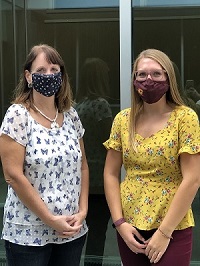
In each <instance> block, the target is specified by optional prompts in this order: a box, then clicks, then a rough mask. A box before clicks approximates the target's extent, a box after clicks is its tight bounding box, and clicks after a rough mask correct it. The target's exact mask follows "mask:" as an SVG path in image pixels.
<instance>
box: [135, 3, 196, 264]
mask: <svg viewBox="0 0 200 266" xmlns="http://www.w3.org/2000/svg"><path fill="white" fill-rule="evenodd" d="M156 2H157V3H156ZM178 2H179V4H178ZM186 2H187V3H186ZM133 3H134V8H133V10H132V12H133V13H132V14H133V25H132V26H133V34H132V37H133V51H134V52H133V53H134V58H135V57H136V56H137V55H138V54H139V53H140V52H141V51H142V50H144V49H147V48H156V49H159V50H162V51H163V52H165V53H166V54H167V55H168V56H169V57H170V58H171V60H172V61H173V62H174V63H175V65H176V66H177V68H178V70H179V72H180V83H181V86H182V88H183V91H184V93H185V94H186V97H187V99H188V105H189V106H190V107H191V108H193V109H194V110H195V111H196V113H197V115H198V116H199V117H200V105H197V104H196V102H197V101H198V100H200V78H199V71H198V66H197V65H198V62H199V56H200V54H199V48H200V47H199V38H198V36H199V23H200V17H199V14H200V8H199V6H200V1H190V7H188V6H187V4H188V1H173V3H174V4H173V3H172V2H170V1H167V2H166V1H162V4H161V2H159V5H158V1H133ZM161 5H163V7H161ZM173 5H182V7H177V8H176V7H173ZM164 6H167V8H166V7H164ZM186 6H187V7H186ZM194 6H195V7H194ZM192 207H193V212H194V216H195V221H196V226H195V228H194V240H193V254H192V261H191V265H199V262H200V255H199V252H198V247H199V245H200V242H199V239H200V238H199V227H200V216H199V192H198V193H197V195H196V197H195V199H194V202H193V204H192Z"/></svg>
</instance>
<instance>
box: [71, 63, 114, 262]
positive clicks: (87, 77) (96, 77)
mask: <svg viewBox="0 0 200 266" xmlns="http://www.w3.org/2000/svg"><path fill="white" fill-rule="evenodd" d="M108 72H109V68H108V66H107V64H106V63H105V62H104V61H103V60H102V59H100V58H87V59H86V60H85V62H84V64H83V66H82V69H81V75H80V83H79V89H78V91H77V95H76V106H75V108H76V110H77V112H78V114H79V117H80V119H81V122H82V124H83V127H84V128H85V135H84V137H83V138H84V144H85V152H86V157H87V161H88V166H89V173H90V186H89V188H90V189H89V192H90V193H89V207H88V215H87V224H88V226H89V232H88V238H87V246H86V251H85V255H93V256H97V257H96V262H97V263H98V265H101V263H102V256H103V252H104V244H105V239H106V230H107V224H108V221H109V219H110V211H109V209H108V206H107V202H106V199H105V195H104V189H103V169H104V163H105V158H106V149H105V148H104V146H103V142H104V141H105V140H106V139H107V138H108V137H109V133H110V129H111V125H112V111H111V108H110V105H109V103H108V101H107V100H106V99H107V97H108V95H109V75H108ZM96 241H98V244H97V245H94V243H95V242H96ZM85 265H87V256H85ZM89 265H90V264H89Z"/></svg>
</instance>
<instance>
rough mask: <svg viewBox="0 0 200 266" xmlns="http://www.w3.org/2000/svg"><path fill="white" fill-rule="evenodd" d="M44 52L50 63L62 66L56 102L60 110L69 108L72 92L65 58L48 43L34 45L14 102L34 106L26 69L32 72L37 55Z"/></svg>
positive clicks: (15, 93)
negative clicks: (60, 82)
mask: <svg viewBox="0 0 200 266" xmlns="http://www.w3.org/2000/svg"><path fill="white" fill-rule="evenodd" d="M41 53H44V54H45V56H46V60H47V62H48V63H52V64H57V65H59V66H60V71H61V75H62V85H61V88H60V90H59V92H57V93H56V95H55V104H56V106H57V108H58V111H59V112H63V111H66V110H68V109H69V108H70V107H71V105H72V92H71V87H70V84H69V78H68V75H67V72H66V69H65V64H64V61H63V59H62V58H61V56H60V54H59V53H58V52H57V50H56V49H55V48H53V47H51V46H49V45H47V44H39V45H35V46H33V47H32V49H31V50H30V53H29V54H28V56H27V58H26V61H25V63H24V67H23V73H22V74H21V77H20V80H19V83H18V85H17V87H16V89H15V91H14V96H13V98H14V100H13V101H12V103H18V104H24V105H25V106H26V107H27V108H28V109H29V108H30V107H31V108H33V109H34V106H33V95H32V94H33V89H32V88H29V87H28V83H27V80H26V78H25V71H26V70H28V71H29V72H31V67H32V63H33V61H34V60H35V59H36V57H37V56H38V55H39V54H41Z"/></svg>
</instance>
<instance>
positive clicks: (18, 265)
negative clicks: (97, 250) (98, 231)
mask: <svg viewBox="0 0 200 266" xmlns="http://www.w3.org/2000/svg"><path fill="white" fill-rule="evenodd" d="M85 239H86V234H85V235H84V236H82V237H80V238H78V239H75V240H72V241H70V242H67V243H63V244H47V245H45V246H40V247H35V246H22V245H18V244H14V243H11V242H9V241H5V249H6V258H7V265H8V266H57V265H59V266H79V264H80V259H81V253H82V249H83V246H84V243H85Z"/></svg>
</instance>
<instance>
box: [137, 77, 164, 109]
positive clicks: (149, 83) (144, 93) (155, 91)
mask: <svg viewBox="0 0 200 266" xmlns="http://www.w3.org/2000/svg"><path fill="white" fill-rule="evenodd" d="M133 84H134V86H135V89H136V91H137V92H138V94H139V95H140V97H141V98H142V100H143V101H144V102H146V103H149V104H152V103H156V102H158V101H159V100H160V99H161V98H162V97H163V95H164V94H165V93H166V92H167V91H168V89H169V82H168V81H167V80H164V81H153V80H152V79H147V80H145V81H142V82H140V81H137V80H134V82H133Z"/></svg>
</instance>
